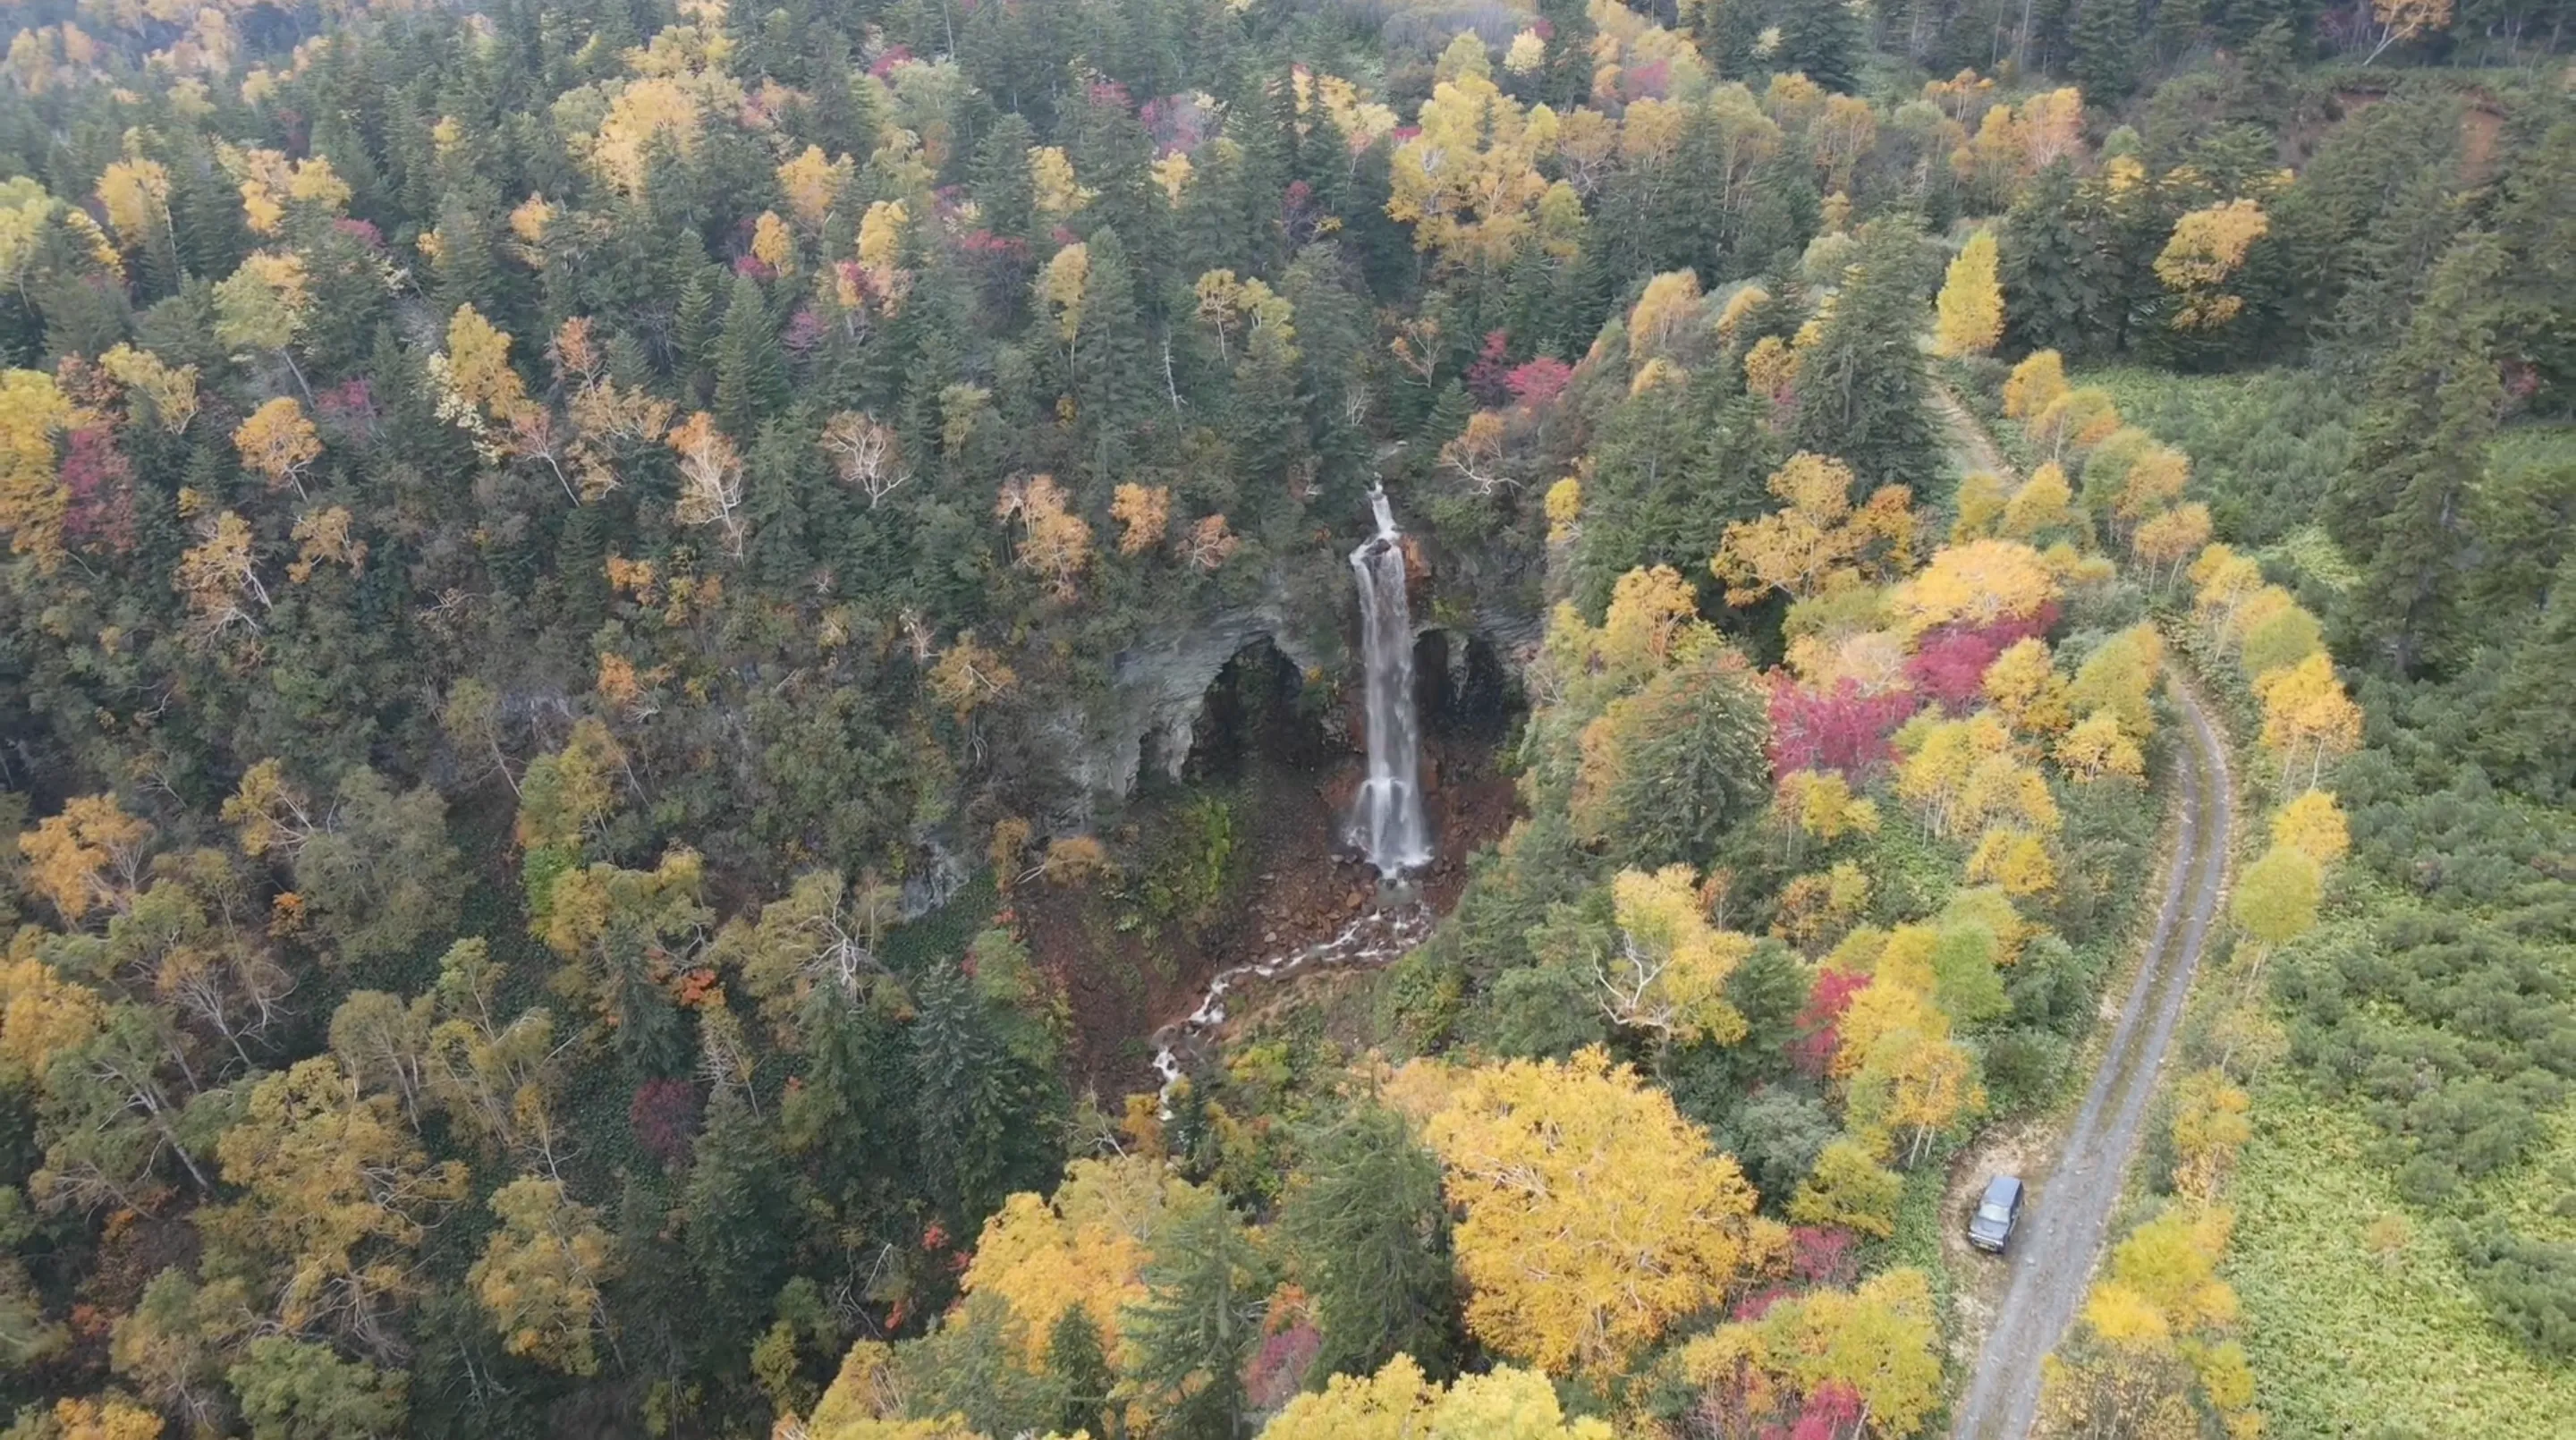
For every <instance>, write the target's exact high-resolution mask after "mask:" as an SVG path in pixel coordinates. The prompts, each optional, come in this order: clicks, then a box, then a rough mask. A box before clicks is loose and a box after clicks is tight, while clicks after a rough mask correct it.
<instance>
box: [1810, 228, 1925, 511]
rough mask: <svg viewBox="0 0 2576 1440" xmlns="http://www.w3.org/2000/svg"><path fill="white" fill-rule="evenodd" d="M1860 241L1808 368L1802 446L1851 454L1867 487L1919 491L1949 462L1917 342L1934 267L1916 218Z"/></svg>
mask: <svg viewBox="0 0 2576 1440" xmlns="http://www.w3.org/2000/svg"><path fill="white" fill-rule="evenodd" d="M1854 238H1855V239H1856V240H1857V241H1858V245H1857V247H1856V248H1855V249H1854V251H1853V253H1852V269H1851V278H1850V280H1849V281H1848V282H1847V283H1846V284H1845V285H1844V286H1843V288H1842V290H1841V292H1840V293H1839V294H1838V295H1837V296H1836V297H1835V300H1834V313H1833V317H1832V318H1831V319H1829V320H1827V321H1826V322H1825V328H1824V333H1823V334H1822V335H1820V336H1818V337H1817V340H1816V344H1815V347H1814V348H1813V349H1812V350H1811V351H1810V352H1809V353H1808V354H1807V356H1806V358H1805V359H1804V360H1803V361H1802V362H1801V363H1800V365H1799V367H1798V382H1797V392H1798V415H1797V421H1796V423H1795V424H1794V425H1793V426H1792V428H1791V432H1790V433H1791V440H1792V448H1794V449H1799V450H1812V451H1814V452H1816V453H1817V454H1819V455H1839V456H1841V457H1842V458H1843V459H1845V460H1847V461H1849V462H1851V466H1852V468H1853V470H1855V471H1856V472H1858V474H1859V475H1860V478H1861V480H1862V482H1863V484H1864V485H1865V486H1866V487H1869V488H1875V487H1877V486H1879V485H1886V484H1904V485H1912V486H1914V487H1915V488H1916V489H1917V491H1918V492H1919V491H1920V490H1921V489H1922V487H1923V486H1924V485H1925V484H1927V483H1929V482H1930V481H1931V480H1932V479H1933V478H1934V477H1935V476H1936V475H1937V474H1939V472H1940V459H1941V448H1940V444H1939V440H1938V438H1937V436H1936V435H1935V434H1934V432H1933V429H1932V418H1931V414H1930V412H1929V411H1928V410H1927V409H1926V408H1925V401H1926V398H1927V395H1928V386H1927V383H1926V381H1925V379H1924V374H1923V352H1922V350H1921V349H1920V348H1919V347H1918V346H1917V345H1916V343H1915V340H1916V336H1917V335H1918V334H1920V333H1921V331H1922V330H1923V328H1924V315H1925V312H1926V310H1927V309H1928V308H1929V307H1928V306H1927V305H1926V304H1925V303H1924V302H1925V294H1924V291H1925V289H1926V288H1927V281H1928V279H1929V276H1930V265H1931V262H1930V260H1929V258H1928V257H1927V256H1926V255H1925V253H1924V250H1923V243H1922V242H1923V237H1922V234H1921V232H1919V231H1917V230H1916V229H1915V227H1914V223H1913V221H1912V220H1911V219H1910V218H1909V217H1905V216H1901V215H1898V216H1882V217H1880V218H1879V219H1876V220H1872V221H1871V222H1869V223H1868V224H1866V225H1863V226H1862V227H1861V228H1860V233H1859V234H1858V235H1857V236H1856V237H1854Z"/></svg>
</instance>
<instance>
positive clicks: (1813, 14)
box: [1774, 0, 1861, 95]
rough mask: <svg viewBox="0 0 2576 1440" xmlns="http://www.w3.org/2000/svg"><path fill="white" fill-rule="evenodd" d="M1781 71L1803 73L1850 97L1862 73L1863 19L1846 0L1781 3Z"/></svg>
mask: <svg viewBox="0 0 2576 1440" xmlns="http://www.w3.org/2000/svg"><path fill="white" fill-rule="evenodd" d="M1778 18H1779V22H1780V48H1779V50H1778V52H1777V54H1776V56H1775V57H1774V63H1776V64H1777V65H1778V66H1779V67H1780V68H1781V69H1784V70H1796V71H1800V72H1802V73H1804V74H1805V75H1806V77H1807V78H1808V79H1810V80H1813V81H1815V82H1816V83H1817V84H1819V85H1822V86H1823V87H1825V88H1826V89H1828V90H1833V91H1838V92H1840V93H1842V94H1846V95H1848V94H1850V93H1851V92H1852V90H1853V88H1854V86H1855V82H1856V79H1857V77H1858V75H1859V73H1860V54H1861V43H1860V42H1861V36H1860V17H1859V16H1857V15H1854V14H1853V13H1852V9H1851V7H1850V6H1849V5H1847V4H1844V3H1843V0H1781V4H1780V7H1779V11H1778Z"/></svg>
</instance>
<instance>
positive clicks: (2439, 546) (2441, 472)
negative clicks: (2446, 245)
mask: <svg viewBox="0 0 2576 1440" xmlns="http://www.w3.org/2000/svg"><path fill="white" fill-rule="evenodd" d="M2506 259H2507V256H2506V254H2505V249H2504V246H2503V245H2502V244H2501V243H2500V242H2499V241H2497V240H2496V238H2495V237H2494V236H2492V235H2485V234H2473V235H2469V236H2466V237H2464V238H2462V239H2461V240H2460V242H2459V243H2458V244H2456V245H2454V246H2453V247H2452V248H2451V250H2450V253H2448V254H2446V255H2444V256H2443V257H2442V261H2441V264H2440V266H2439V267H2438V268H2436V270H2435V271H2434V273H2433V278H2432V281H2431V284H2430V285H2429V287H2428V288H2427V290H2426V293H2425V296H2424V302H2423V304H2421V305H2420V306H2418V307H2417V308H2416V311H2415V316H2414V319H2413V321H2412V322H2411V323H2410V324H2409V326H2408V329H2407V336H2406V339H2405V341H2404V343H2402V344H2400V345H2399V346H2398V347H2397V348H2396V349H2395V350H2393V351H2391V352H2389V355H2388V358H2387V359H2386V360H2385V361H2383V362H2382V363H2381V365H2380V368H2379V374H2378V378H2377V380H2376V381H2375V383H2374V384H2373V386H2372V390H2371V403H2370V404H2369V406H2368V407H2367V408H2366V410H2365V411H2364V415H2363V421H2362V426H2361V431H2360V435H2359V445H2358V447H2357V449H2356V453H2355V454H2354V456H2353V465H2352V469H2351V470H2350V471H2349V472H2347V473H2346V475H2345V476H2344V477H2343V479H2342V480H2341V481H2340V482H2339V483H2338V484H2336V485H2335V487H2334V488H2333V490H2332V491H2331V492H2330V493H2329V494H2328V496H2327V500H2326V504H2325V507H2324V512H2323V514H2324V520H2325V523H2326V528H2327V531H2328V533H2329V534H2331V535H2332V536H2333V537H2334V539H2335V541H2336V543H2338V544H2340V545H2342V546H2343V547H2344V552H2345V554H2347V555H2348V556H2350V557H2351V558H2352V560H2353V562H2354V563H2355V564H2356V565H2358V566H2359V567H2360V569H2361V572H2362V577H2363V578H2362V580H2361V582H2360V583H2359V584H2357V585H2355V586H2353V587H2352V588H2351V589H2350V590H2349V591H2347V592H2346V594H2347V597H2348V601H2349V604H2348V606H2347V608H2346V610H2345V612H2344V614H2343V616H2342V617H2341V618H2342V620H2343V623H2344V627H2345V628H2346V630H2347V631H2348V632H2350V633H2351V634H2353V635H2354V636H2355V637H2356V638H2358V639H2361V640H2364V641H2366V642H2368V643H2369V644H2371V645H2372V646H2373V647H2375V648H2377V649H2379V650H2380V651H2382V652H2383V653H2384V654H2385V655H2386V656H2387V657H2388V659H2389V661H2390V663H2391V664H2392V665H2393V666H2394V667H2395V668H2396V670H2397V671H2398V673H2400V674H2414V673H2417V672H2418V671H2421V670H2423V669H2425V668H2427V667H2430V666H2433V665H2437V664H2440V663H2442V662H2443V661H2445V660H2447V659H2451V658H2455V657H2454V656H2453V655H2452V653H2451V648H2450V647H2451V643H2452V642H2453V641H2454V640H2455V639H2456V637H2457V632H2458V624H2459V616H2458V614H2457V606H2458V603H2459V597H2460V591H2461V587H2462V585H2463V584H2464V583H2465V580H2466V576H2465V575H2464V573H2463V568H2462V567H2463V562H2464V560H2465V558H2466V555H2467V551H2468V546H2469V537H2468V526H2467V520H2468V507H2469V504H2470V501H2471V498H2472V494H2473V492H2474V490H2475V489H2476V487H2477V485H2478V483H2479V480H2480V478H2481V477H2482V476H2483V475H2484V473H2485V470H2486V450H2487V442H2488V441H2489V440H2490V439H2492V438H2493V437H2494V435H2495V430H2496V424H2497V421H2498V419H2499V417H2500V416H2501V415H2502V413H2503V410H2504V402H2505V390H2504V381H2503V378H2502V376H2501V375H2500V374H2499V373H2498V368H2497V358H2498V357H2497V354H2496V348H2495V347H2496V334H2495V300H2494V296H2495V294H2496V291H2495V289H2494V287H2495V285H2496V283H2497V281H2498V280H2499V279H2500V278H2501V277H2502V275H2503V274H2504V270H2505V264H2506Z"/></svg>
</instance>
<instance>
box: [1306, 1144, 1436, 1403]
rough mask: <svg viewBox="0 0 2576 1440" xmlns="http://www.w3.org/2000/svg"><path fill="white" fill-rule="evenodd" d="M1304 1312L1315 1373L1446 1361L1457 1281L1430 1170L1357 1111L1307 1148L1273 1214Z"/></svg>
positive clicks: (1432, 1163)
mask: <svg viewBox="0 0 2576 1440" xmlns="http://www.w3.org/2000/svg"><path fill="white" fill-rule="evenodd" d="M1279 1229H1280V1233H1281V1234H1282V1235H1283V1236H1285V1237H1286V1238H1287V1241H1288V1244H1289V1247H1290V1249H1291V1251H1292V1252H1293V1254H1294V1257H1295V1262H1294V1263H1295V1269H1296V1273H1297V1276H1298V1278H1299V1279H1300V1280H1301V1281H1302V1282H1303V1284H1304V1285H1305V1287H1306V1294H1307V1295H1308V1297H1309V1298H1310V1299H1311V1300H1312V1301H1313V1303H1314V1307H1315V1320H1316V1326H1317V1328H1318V1329H1320V1330H1321V1331H1322V1332H1323V1337H1324V1341H1323V1348H1322V1349H1321V1350H1320V1351H1318V1352H1317V1354H1316V1356H1315V1373H1316V1374H1317V1375H1331V1374H1338V1375H1370V1374H1375V1373H1376V1371H1377V1369H1378V1367H1379V1366H1381V1365H1383V1364H1385V1363H1386V1362H1387V1361H1388V1360H1390V1359H1392V1358H1393V1357H1395V1356H1396V1355H1398V1354H1405V1355H1410V1356H1412V1357H1413V1358H1414V1359H1415V1360H1417V1361H1419V1362H1420V1363H1421V1365H1422V1367H1423V1369H1424V1370H1425V1371H1427V1372H1428V1373H1430V1374H1432V1375H1443V1374H1446V1373H1447V1371H1448V1368H1449V1363H1450V1357H1451V1356H1452V1355H1453V1354H1454V1353H1455V1344H1456V1342H1455V1337H1454V1336H1453V1335H1452V1334H1451V1323H1450V1314H1451V1309H1452V1306H1453V1305H1454V1303H1455V1301H1456V1283H1457V1282H1456V1278H1455V1275H1454V1274H1453V1272H1452V1268H1451V1261H1450V1255H1449V1212H1448V1207H1447V1204H1446V1203H1445V1202H1444V1201H1443V1200H1442V1199H1441V1194H1440V1162H1439V1161H1438V1160H1437V1159H1435V1158H1434V1157H1433V1156H1432V1155H1431V1153H1430V1152H1429V1151H1427V1150H1425V1149H1423V1148H1422V1147H1421V1146H1420V1145H1417V1144H1415V1143H1414V1141H1413V1137H1412V1136H1411V1135H1410V1134H1409V1133H1407V1131H1406V1129H1405V1124H1404V1119H1403V1117H1402V1116H1399V1115H1397V1114H1396V1113H1394V1112H1393V1111H1391V1110H1388V1109H1385V1108H1384V1107H1382V1106H1378V1105H1356V1106H1353V1107H1352V1109H1351V1111H1350V1113H1348V1114H1347V1115H1345V1116H1343V1117H1342V1118H1341V1120H1340V1121H1339V1122H1337V1123H1336V1124H1334V1125H1333V1127H1332V1128H1330V1129H1328V1130H1326V1131H1324V1132H1323V1133H1322V1134H1321V1135H1319V1136H1317V1137H1316V1138H1315V1142H1314V1144H1313V1146H1312V1147H1311V1148H1310V1149H1309V1151H1308V1154H1307V1159H1306V1163H1305V1166H1304V1167H1303V1168H1302V1170H1301V1171H1300V1172H1299V1174H1298V1176H1297V1177H1296V1179H1295V1180H1294V1181H1293V1182H1292V1184H1291V1187H1290V1189H1289V1192H1288V1198H1287V1199H1286V1201H1285V1202H1284V1203H1283V1204H1282V1205H1281V1207H1280V1212H1279Z"/></svg>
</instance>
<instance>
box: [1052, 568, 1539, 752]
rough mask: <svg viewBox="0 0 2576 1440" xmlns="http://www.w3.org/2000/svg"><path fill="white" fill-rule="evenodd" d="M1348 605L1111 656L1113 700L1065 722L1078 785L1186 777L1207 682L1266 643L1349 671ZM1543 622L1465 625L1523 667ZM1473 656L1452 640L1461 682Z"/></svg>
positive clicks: (1250, 618) (1258, 616)
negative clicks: (1150, 773)
mask: <svg viewBox="0 0 2576 1440" xmlns="http://www.w3.org/2000/svg"><path fill="white" fill-rule="evenodd" d="M1350 612H1351V605H1350V603H1349V601H1348V600H1347V598H1345V600H1344V602H1343V604H1342V605H1341V606H1340V607H1339V608H1338V609H1337V610H1336V611H1334V612H1332V613H1330V614H1327V615H1322V616H1317V615H1312V614H1296V613H1292V612H1291V611H1290V609H1289V607H1288V606H1287V605H1286V604H1285V603H1284V602H1281V603H1271V602H1265V603H1263V604H1261V605H1258V606H1252V607H1248V608H1243V609H1235V610H1227V611H1222V612H1219V613H1217V614H1214V615H1210V616H1208V617H1206V618H1205V619H1203V620H1201V621H1200V622H1198V623H1197V624H1195V625H1192V626H1190V627H1189V628H1187V629H1185V630H1180V631H1177V632H1173V633H1170V634H1168V635H1164V636H1161V637H1157V638H1155V639H1154V640H1152V641H1150V642H1148V643H1144V644H1140V645H1137V646H1134V647H1132V648H1130V649H1128V650H1126V651H1124V652H1122V653H1121V654H1119V655H1118V656H1117V658H1116V659H1115V660H1114V661H1113V662H1112V667H1113V668H1112V671H1111V675H1110V683H1111V689H1110V694H1109V697H1108V699H1107V700H1106V701H1105V702H1103V703H1101V704H1098V705H1095V706H1094V707H1093V708H1092V710H1091V712H1090V713H1088V714H1082V715H1070V714H1069V715H1067V716H1065V717H1064V718H1063V719H1062V720H1061V721H1060V722H1058V723H1059V730H1058V733H1059V735H1060V736H1061V738H1062V741H1063V743H1064V745H1065V752H1066V771H1067V778H1068V779H1069V780H1070V781H1072V782H1073V788H1074V789H1075V790H1076V791H1077V792H1078V793H1081V794H1083V795H1087V796H1090V797H1092V798H1093V799H1094V800H1107V799H1119V798H1124V797H1126V796H1128V795H1132V794H1134V793H1135V790H1136V782H1137V781H1138V779H1139V778H1141V777H1142V775H1143V773H1144V770H1145V767H1146V766H1148V765H1151V766H1153V767H1154V768H1155V769H1156V770H1158V771H1159V772H1160V773H1162V774H1163V775H1165V776H1167V777H1170V778H1172V779H1176V780H1177V779H1179V778H1180V775H1181V767H1182V765H1183V764H1184V763H1186V762H1187V761H1188V759H1189V756H1190V747H1191V745H1192V744H1193V743H1194V742H1195V741H1196V739H1197V737H1198V727H1199V724H1200V721H1201V719H1202V717H1203V715H1204V713H1205V710H1206V706H1207V694H1208V687H1210V686H1211V685H1213V684H1215V683H1216V679H1217V673H1218V672H1219V671H1221V670H1223V669H1224V668H1225V665H1226V662H1227V661H1229V660H1232V659H1233V658H1234V657H1235V656H1237V655H1239V654H1241V653H1242V652H1243V651H1244V650H1246V649H1248V648H1250V647H1252V646H1254V645H1257V644H1260V643H1262V642H1263V641H1268V642H1269V643H1270V644H1271V645H1274V646H1276V647H1277V648H1278V650H1279V653H1280V654H1282V655H1285V656H1286V657H1288V660H1289V662H1290V663H1291V664H1294V665H1295V666H1296V667H1297V668H1298V669H1299V670H1300V671H1302V672H1305V673H1307V674H1310V675H1311V674H1317V673H1323V674H1332V673H1335V672H1337V671H1340V670H1344V669H1347V668H1349V667H1350V666H1352V665H1353V664H1355V663H1356V662H1355V661H1354V660H1353V658H1352V656H1351V654H1350V646H1349V642H1348V640H1347V639H1346V632H1347V630H1348V628H1349V626H1350V624H1351V613H1350ZM1319 619H1320V620H1322V621H1323V624H1322V625H1321V626H1319V625H1318V624H1317V623H1316V622H1317V621H1318V620H1319ZM1444 628H1446V629H1450V630H1451V632H1452V633H1453V634H1454V633H1456V630H1455V628H1454V627H1444V626H1439V625H1434V624H1431V623H1428V622H1425V623H1421V624H1417V625H1416V626H1415V627H1414V630H1415V633H1416V634H1417V635H1420V634H1423V633H1427V632H1429V631H1432V630H1436V629H1444ZM1541 629H1542V623H1541V621H1540V620H1539V619H1538V617H1536V616H1528V615H1507V614H1501V613H1492V614H1486V613H1479V614H1478V615H1476V616H1475V617H1474V619H1473V621H1472V622H1471V624H1470V626H1469V627H1468V629H1467V632H1466V633H1467V634H1468V635H1469V636H1472V637H1473V638H1475V639H1477V640H1480V641H1482V642H1484V643H1486V644H1488V645H1490V646H1492V647H1493V650H1494V652H1495V653H1496V654H1497V655H1499V656H1500V657H1501V658H1502V660H1503V662H1504V663H1505V664H1506V665H1511V666H1514V667H1515V668H1516V667H1517V665H1518V663H1519V662H1520V660H1521V659H1522V658H1523V656H1524V654H1525V653H1526V652H1527V650H1528V649H1529V647H1530V646H1532V645H1534V644H1535V643H1537V638H1538V636H1539V633H1540V631H1541ZM1319 632H1320V633H1319ZM1466 656H1467V647H1466V646H1464V645H1452V646H1450V647H1448V654H1447V656H1446V662H1447V663H1448V664H1449V665H1450V666H1451V667H1453V669H1456V670H1457V671H1458V676H1457V678H1458V680H1460V681H1463V678H1464V666H1465V664H1466Z"/></svg>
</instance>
